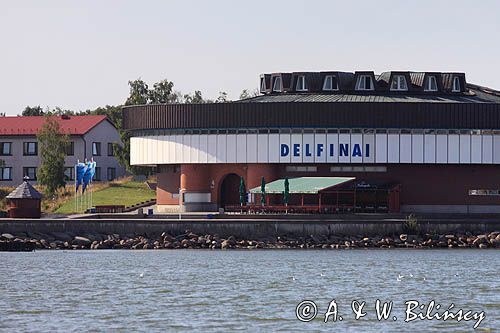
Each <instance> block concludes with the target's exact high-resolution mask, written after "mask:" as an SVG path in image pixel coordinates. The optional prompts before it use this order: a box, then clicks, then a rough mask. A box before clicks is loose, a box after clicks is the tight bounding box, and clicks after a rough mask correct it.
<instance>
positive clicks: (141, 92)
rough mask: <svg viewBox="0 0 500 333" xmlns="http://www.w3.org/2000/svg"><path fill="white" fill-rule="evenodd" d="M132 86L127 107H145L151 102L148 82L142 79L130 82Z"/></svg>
mask: <svg viewBox="0 0 500 333" xmlns="http://www.w3.org/2000/svg"><path fill="white" fill-rule="evenodd" d="M128 85H129V86H130V93H129V97H128V98H127V100H126V101H125V105H143V104H148V102H149V94H150V92H149V87H148V85H147V83H146V82H144V81H142V80H141V79H137V80H134V81H128Z"/></svg>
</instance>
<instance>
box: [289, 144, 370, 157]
mask: <svg viewBox="0 0 500 333" xmlns="http://www.w3.org/2000/svg"><path fill="white" fill-rule="evenodd" d="M303 148H304V149H303V150H302V149H301V144H300V143H294V144H293V147H292V154H293V156H294V157H301V156H302V155H304V156H305V157H312V156H316V157H321V156H323V154H326V155H328V156H330V157H334V156H335V154H337V151H338V155H339V156H340V157H342V156H351V157H363V156H364V157H367V158H368V157H370V144H369V143H367V144H365V147H364V152H363V149H362V145H360V144H359V143H355V144H353V145H352V149H349V144H348V143H339V145H338V147H337V148H336V147H335V145H334V144H333V143H330V144H329V145H328V146H327V147H326V149H327V151H325V144H323V143H318V144H316V145H311V144H309V143H306V144H305V145H304V147H303ZM289 154H290V146H289V145H288V144H286V143H282V144H281V149H280V157H287V156H288V155H289Z"/></svg>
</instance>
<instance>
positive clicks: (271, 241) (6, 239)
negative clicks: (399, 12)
mask: <svg viewBox="0 0 500 333" xmlns="http://www.w3.org/2000/svg"><path fill="white" fill-rule="evenodd" d="M355 248H387V249H388V248H419V249H429V248H480V249H486V248H497V249H498V248H500V232H499V231H495V232H490V233H482V234H473V233H470V232H463V233H455V234H447V235H438V234H423V235H409V234H399V235H391V236H372V237H364V236H361V235H360V236H340V235H325V236H313V235H311V236H308V237H302V236H292V235H290V236H279V237H269V238H267V239H241V238H236V237H234V236H230V237H227V238H221V237H219V236H217V235H215V234H214V235H198V234H195V233H193V232H190V231H186V232H185V233H183V234H180V235H171V234H168V233H165V232H164V233H162V234H157V235H146V234H143V235H135V234H134V235H132V234H129V235H118V234H111V235H106V234H82V235H76V234H72V233H61V232H54V233H50V234H41V233H19V234H9V233H4V234H2V235H1V236H0V251H33V250H35V249H65V250H78V249H95V250H97V249H134V250H137V249H355Z"/></svg>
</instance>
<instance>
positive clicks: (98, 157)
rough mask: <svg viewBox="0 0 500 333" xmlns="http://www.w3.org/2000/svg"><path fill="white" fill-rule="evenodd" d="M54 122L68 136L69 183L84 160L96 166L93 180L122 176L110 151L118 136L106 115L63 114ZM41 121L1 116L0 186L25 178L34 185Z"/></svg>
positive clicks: (66, 167)
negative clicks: (76, 168) (92, 162)
mask: <svg viewBox="0 0 500 333" xmlns="http://www.w3.org/2000/svg"><path fill="white" fill-rule="evenodd" d="M55 117H56V116H55ZM56 119H57V121H58V122H59V125H60V127H61V131H62V132H63V133H66V134H68V135H69V137H70V139H69V142H70V143H69V146H68V148H67V151H66V155H67V156H66V159H65V176H66V180H67V181H68V182H71V181H74V177H75V175H74V165H75V164H76V163H77V161H78V160H80V161H84V160H85V159H86V158H87V159H90V158H93V159H94V161H96V163H97V168H96V175H95V180H96V181H106V180H112V179H114V178H117V177H120V176H123V175H124V174H125V170H124V168H123V167H122V166H120V164H119V163H118V161H117V160H116V158H115V157H114V151H113V143H120V135H119V133H118V130H117V129H116V127H115V126H114V125H113V123H112V122H111V121H110V120H109V119H108V118H107V117H106V116H105V115H85V116H67V115H63V116H57V117H56ZM44 121H45V117H43V116H30V117H20V116H16V117H0V161H1V162H0V186H14V185H18V184H20V183H21V182H22V181H23V177H24V176H28V177H29V179H30V180H31V181H32V182H36V173H37V169H38V167H39V165H40V157H39V152H38V142H37V138H36V135H37V134H38V132H39V131H40V130H41V128H42V126H43V124H44Z"/></svg>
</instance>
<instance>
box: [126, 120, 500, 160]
mask: <svg viewBox="0 0 500 333" xmlns="http://www.w3.org/2000/svg"><path fill="white" fill-rule="evenodd" d="M130 149H131V154H130V162H131V164H132V165H156V164H179V163H365V164H367V163H370V164H371V163H384V164H386V163H396V164H422V163H424V164H427V163H428V164H433V163H434V164H436V163H438V164H500V132H498V131H463V130H462V131H453V130H450V131H446V130H425V131H423V130H418V131H413V132H412V131H404V130H401V131H400V130H376V131H375V130H363V131H361V130H345V129H344V130H338V131H337V130H328V131H325V130H323V131H316V133H313V132H312V131H311V132H310V133H308V132H304V133H295V132H293V133H283V132H281V133H259V134H256V133H238V134H225V133H223V134H221V133H219V134H176V135H157V136H137V137H132V138H131V140H130Z"/></svg>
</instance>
